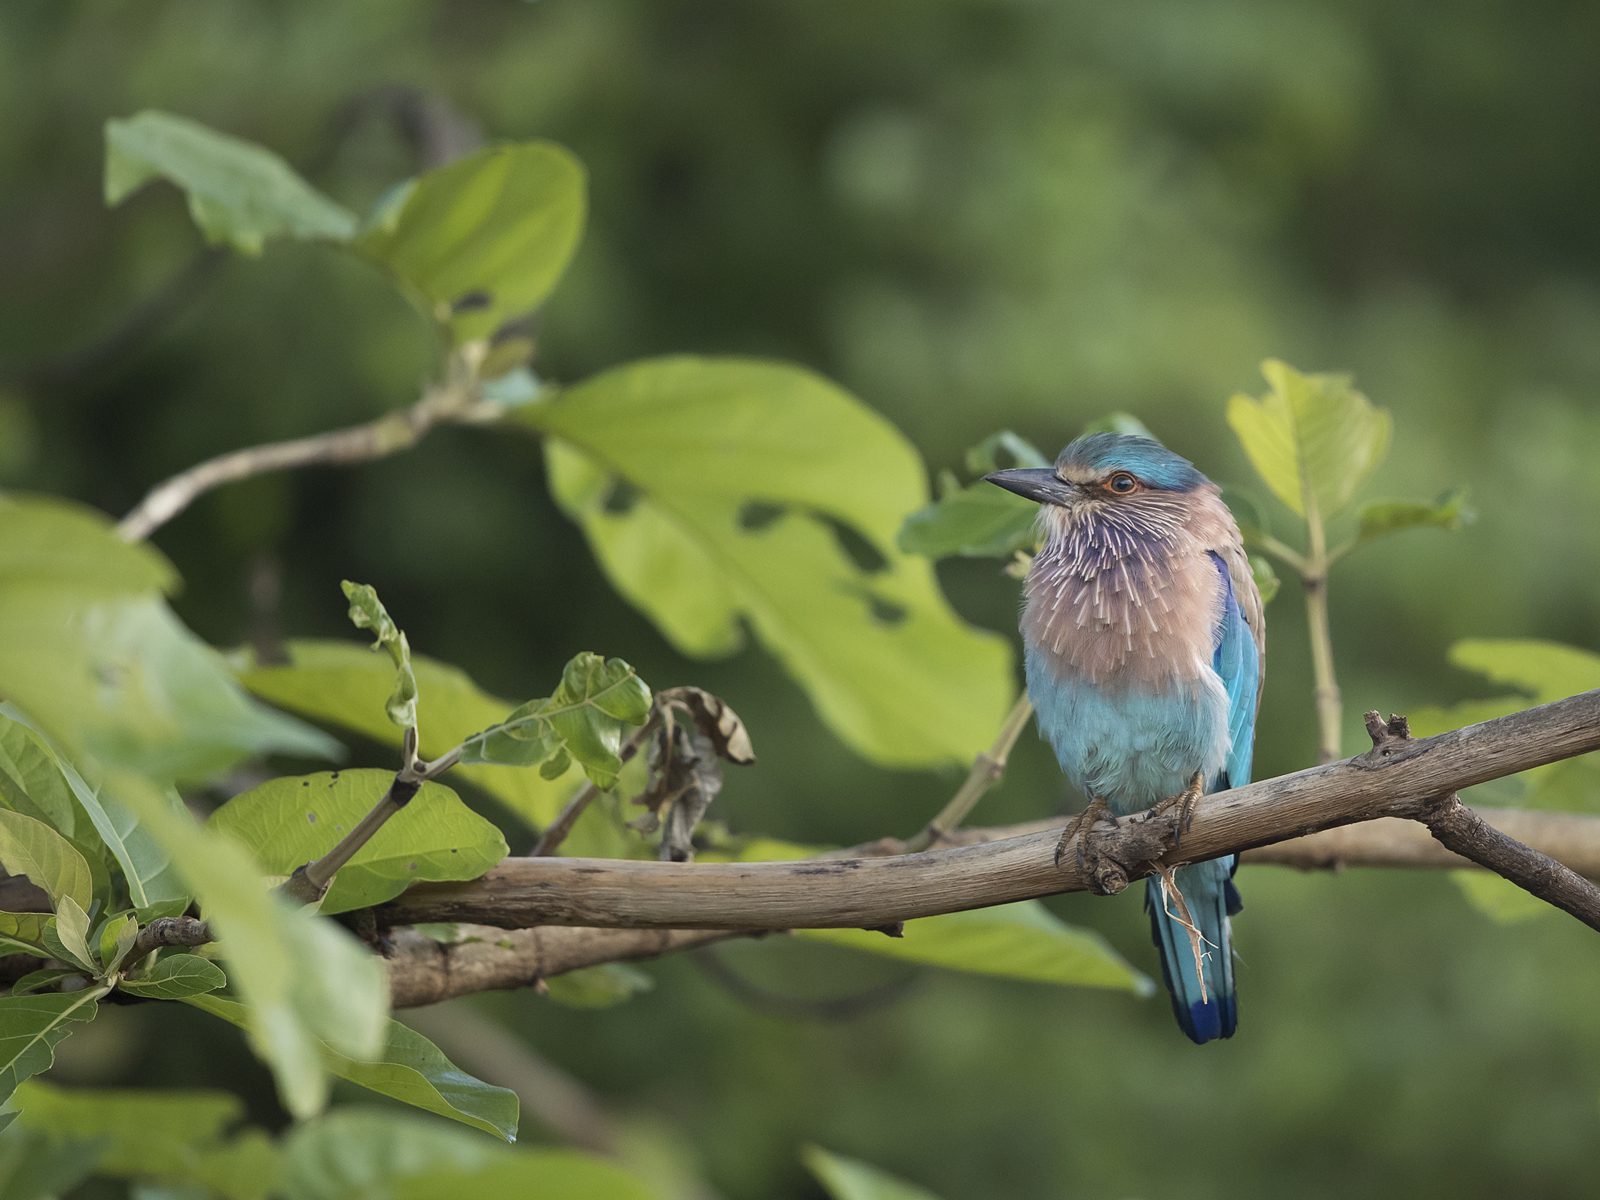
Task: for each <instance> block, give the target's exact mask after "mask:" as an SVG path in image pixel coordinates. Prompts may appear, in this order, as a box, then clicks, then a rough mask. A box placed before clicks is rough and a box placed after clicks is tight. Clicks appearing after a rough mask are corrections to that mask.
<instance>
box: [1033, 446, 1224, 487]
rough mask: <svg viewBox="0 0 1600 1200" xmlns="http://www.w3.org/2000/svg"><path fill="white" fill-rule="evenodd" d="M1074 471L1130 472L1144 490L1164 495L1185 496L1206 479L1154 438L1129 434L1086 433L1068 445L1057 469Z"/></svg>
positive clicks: (1097, 473) (1187, 461)
mask: <svg viewBox="0 0 1600 1200" xmlns="http://www.w3.org/2000/svg"><path fill="white" fill-rule="evenodd" d="M1068 467H1077V468H1078V469H1080V470H1087V471H1092V472H1094V473H1095V474H1096V475H1101V476H1103V475H1109V474H1111V473H1112V472H1113V471H1129V472H1131V473H1132V474H1134V475H1135V476H1137V477H1138V479H1139V480H1140V481H1141V482H1142V483H1143V484H1144V485H1145V486H1146V487H1152V488H1158V489H1160V490H1161V491H1165V492H1187V491H1190V490H1192V489H1194V488H1197V487H1199V486H1200V485H1201V484H1203V483H1205V482H1206V477H1205V476H1204V475H1202V474H1201V473H1200V472H1199V471H1197V470H1196V469H1195V465H1194V464H1193V463H1192V462H1190V461H1189V460H1188V459H1187V458H1184V457H1183V456H1182V455H1178V454H1174V453H1173V452H1172V451H1171V450H1168V449H1167V448H1166V447H1165V446H1163V445H1162V444H1161V443H1160V442H1158V441H1156V440H1155V439H1154V438H1147V437H1137V436H1135V435H1134V434H1131V433H1089V434H1085V435H1084V436H1083V437H1081V438H1077V439H1075V440H1074V441H1072V442H1070V443H1068V445H1067V448H1066V449H1065V450H1063V451H1062V452H1061V457H1060V458H1058V459H1056V468H1057V469H1058V470H1064V469H1065V468H1068Z"/></svg>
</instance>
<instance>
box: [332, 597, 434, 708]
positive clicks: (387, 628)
mask: <svg viewBox="0 0 1600 1200" xmlns="http://www.w3.org/2000/svg"><path fill="white" fill-rule="evenodd" d="M340 586H341V587H342V588H343V589H344V595H345V599H346V600H348V601H350V620H351V623H352V624H354V625H355V627H356V628H357V629H370V630H372V636H373V637H374V638H376V639H377V640H376V641H374V642H373V644H372V649H374V650H382V651H384V652H385V653H387V654H388V656H389V661H390V662H392V663H394V669H395V680H394V687H393V688H392V689H391V690H390V692H389V698H388V699H387V700H385V701H384V705H383V709H384V712H385V713H387V714H388V716H389V720H390V721H392V722H393V723H394V724H395V725H397V726H399V727H400V728H401V729H409V728H410V727H411V726H413V725H415V724H416V723H417V675H416V672H415V671H414V670H412V667H411V643H410V642H409V641H408V640H406V635H405V633H404V631H403V630H401V628H400V627H399V626H398V625H396V624H395V623H394V618H392V617H391V616H390V615H389V610H388V609H386V608H384V606H383V601H381V600H379V599H378V593H377V592H376V591H375V590H373V589H372V588H371V587H368V586H367V585H366V584H364V583H351V582H350V581H349V580H348V579H346V580H345V581H344V582H343V583H342V584H340Z"/></svg>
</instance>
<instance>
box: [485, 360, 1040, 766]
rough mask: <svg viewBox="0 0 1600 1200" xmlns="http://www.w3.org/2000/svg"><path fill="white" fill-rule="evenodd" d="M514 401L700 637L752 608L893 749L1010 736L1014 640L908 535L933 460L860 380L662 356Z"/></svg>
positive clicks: (610, 547)
mask: <svg viewBox="0 0 1600 1200" xmlns="http://www.w3.org/2000/svg"><path fill="white" fill-rule="evenodd" d="M512 419H516V420H521V421H524V422H526V423H528V424H530V425H532V426H534V427H535V428H537V429H539V430H541V431H543V432H545V433H547V434H551V435H553V437H552V438H551V439H550V441H549V443H548V446H547V462H548V465H549V473H550V486H551V490H552V492H553V493H554V495H555V497H556V500H557V502H558V503H559V504H560V505H561V506H562V508H564V509H565V510H566V511H567V512H568V513H569V514H570V515H571V516H572V517H573V518H574V519H575V520H577V521H578V522H579V523H580V524H581V525H582V526H583V528H584V531H585V532H586V533H587V535H588V537H589V542H590V544H591V546H592V547H593V548H594V551H595V554H596V555H597V557H598V558H599V559H600V562H601V565H602V566H603V567H604V569H605V571H606V573H607V574H608V575H609V576H610V578H611V580H612V582H613V584H614V585H615V586H616V587H617V589H618V590H619V591H620V592H621V593H622V594H623V595H624V596H625V597H626V598H627V599H628V600H630V601H631V602H632V603H633V604H635V605H637V606H638V607H639V608H640V609H642V610H643V611H644V612H645V613H647V614H648V615H649V616H650V617H651V618H652V619H653V620H654V621H655V622H656V624H657V625H658V626H659V627H660V628H661V630H662V631H663V633H665V634H666V636H667V637H668V638H669V639H670V640H671V641H672V642H673V643H674V644H675V645H676V646H677V647H678V648H679V649H680V650H682V651H683V652H685V653H687V654H690V655H695V656H699V657H714V656H720V655H726V654H729V653H731V652H733V651H734V650H736V649H737V648H738V647H739V646H740V644H741V642H742V640H743V632H742V627H743V622H744V621H745V620H748V622H749V624H750V626H751V627H752V628H753V629H754V630H755V633H756V635H757V637H759V638H760V639H761V641H762V642H763V643H764V644H765V645H766V646H767V647H768V648H769V649H770V650H771V651H772V652H773V653H774V654H775V655H776V656H777V657H778V658H779V659H780V660H781V661H782V662H783V664H784V666H786V667H787V668H788V670H789V671H790V672H791V673H792V674H793V675H794V676H795V678H796V679H797V680H799V682H800V684H801V685H802V686H803V687H804V688H805V689H806V691H807V692H808V693H809V694H810V696H811V699H812V701H813V702H814V703H815V704H816V706H817V708H818V710H819V712H820V713H821V714H822V716H823V718H824V719H825V720H826V721H827V722H828V724H829V725H830V726H831V727H832V728H833V729H834V730H835V731H836V732H837V733H838V734H839V735H840V737H842V738H843V739H844V740H845V741H846V742H847V743H849V744H850V745H851V746H852V747H854V748H855V749H856V750H858V751H859V752H861V753H862V754H864V755H866V756H868V757H870V758H872V759H874V760H876V761H879V762H883V763H888V764H894V765H901V766H913V765H924V764H929V763H939V762H946V761H950V760H953V759H966V758H969V757H971V756H972V755H973V754H975V753H976V752H977V751H978V750H980V749H981V748H982V747H983V746H984V745H985V744H986V743H987V742H988V740H989V739H990V738H991V737H992V736H993V731H994V729H995V728H997V727H998V726H999V724H1000V721H1001V718H1002V717H1003V716H1004V714H1005V711H1006V709H1007V707H1008V706H1009V705H1010V703H1011V698H1012V688H1013V684H1012V679H1011V651H1010V643H1009V640H1008V639H1004V638H1000V637H997V636H995V635H992V634H988V633H982V632H979V631H977V630H974V629H972V628H970V627H968V626H966V625H964V624H963V623H962V622H961V620H960V619H959V618H958V617H957V616H956V615H955V614H954V613H953V612H952V611H951V609H950V607H949V605H948V604H947V603H946V602H945V600H944V598H943V596H942V595H941V594H940V592H939V589H938V586H937V583H936V582H935V579H934V576H933V572H932V568H931V566H930V565H929V564H928V563H926V562H924V561H922V560H920V559H916V558H912V557H908V556H905V555H903V554H902V553H901V552H900V551H899V550H898V549H897V547H896V545H895V535H896V532H897V530H898V529H899V527H900V523H901V520H902V518H903V517H904V516H905V514H906V513H908V512H910V511H912V510H914V509H916V508H918V507H920V506H921V505H923V504H924V503H926V501H927V484H926V480H925V478H924V475H923V468H922V464H921V462H920V460H919V459H918V457H917V454H916V452H915V451H914V450H913V449H912V448H911V446H910V445H909V444H908V443H907V442H906V441H905V439H904V438H903V437H902V436H901V435H900V434H899V433H898V432H897V431H896V430H895V429H894V428H893V427H892V426H891V425H889V423H888V422H886V421H885V420H884V419H883V418H882V417H880V416H878V415H877V414H876V413H874V412H872V411H871V410H870V409H868V408H866V407H864V406H863V405H861V404H860V403H859V402H858V401H856V400H855V399H854V398H853V397H851V396H850V395H848V394H847V393H845V392H843V391H842V390H840V389H839V388H837V387H835V386H833V385H832V384H830V383H828V382H827V381H826V380H824V379H821V378H819V377H818V376H816V375H813V374H811V373H810V372H807V371H803V370H800V369H798V368H795V367H788V366H782V365H777V364H772V363H764V362H756V361H746V360H714V359H699V358H669V359H656V360H650V361H646V362H640V363H635V364H633V365H631V366H626V367H621V368H618V369H616V370H612V371H608V372H605V373H604V374H602V375H599V376H597V377H595V378H594V379H591V380H589V381H587V382H585V383H583V384H581V385H579V386H577V387H575V388H573V389H572V390H570V391H568V392H566V393H564V394H563V395H561V396H560V397H559V398H558V399H556V400H554V401H551V402H549V403H544V404H532V405H528V406H526V407H524V408H521V409H519V410H517V413H516V415H515V417H514V418H512ZM841 530H842V531H843V532H840V531H841ZM855 554H860V555H861V556H862V557H863V558H864V559H866V560H868V561H866V562H865V563H858V562H857V561H856V559H855V557H853V555H855Z"/></svg>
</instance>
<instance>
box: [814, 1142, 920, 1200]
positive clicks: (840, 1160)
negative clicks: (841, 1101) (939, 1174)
mask: <svg viewBox="0 0 1600 1200" xmlns="http://www.w3.org/2000/svg"><path fill="white" fill-rule="evenodd" d="M800 1157H801V1160H802V1161H803V1162H804V1163H805V1164H806V1170H808V1171H810V1172H811V1174H812V1175H814V1176H816V1180H817V1182H818V1183H820V1184H821V1185H822V1186H823V1187H824V1188H825V1189H826V1190H827V1192H828V1195H829V1196H830V1197H832V1200H938V1197H937V1196H935V1195H934V1194H933V1193H932V1192H930V1191H927V1190H925V1189H924V1188H920V1187H917V1186H916V1185H915V1184H912V1183H907V1182H906V1181H905V1180H903V1179H896V1178H895V1177H894V1176H893V1175H890V1174H889V1173H888V1172H887V1171H883V1170H880V1169H879V1168H877V1167H874V1166H870V1165H869V1164H867V1163H864V1162H861V1161H860V1160H859V1159H854V1158H845V1157H844V1156H843V1155H839V1154H834V1153H832V1152H831V1151H828V1150H824V1149H822V1147H820V1146H807V1147H805V1149H803V1150H802V1151H801V1152H800Z"/></svg>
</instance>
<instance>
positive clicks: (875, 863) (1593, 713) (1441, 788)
mask: <svg viewBox="0 0 1600 1200" xmlns="http://www.w3.org/2000/svg"><path fill="white" fill-rule="evenodd" d="M1595 749H1600V691H1594V692H1585V693H1583V694H1582V695H1579V696H1574V697H1571V698H1569V699H1566V700H1562V701H1558V702H1557V703H1555V704H1547V705H1543V706H1541V707H1539V708H1533V709H1529V710H1527V711H1525V712H1520V713H1514V714H1512V715H1510V716H1506V717H1500V718H1497V719H1495V720H1493V721H1486V722H1484V723H1482V724H1480V725H1472V726H1468V727H1467V728H1465V729H1458V730H1453V731H1451V732H1449V733H1443V734H1439V735H1438V736H1437V737H1431V738H1423V739H1420V740H1416V741H1407V742H1403V743H1401V742H1393V743H1386V744H1384V745H1381V746H1376V747H1374V748H1373V750H1371V751H1369V752H1368V753H1367V754H1364V755H1360V756H1358V757H1356V758H1350V759H1345V760H1343V761H1342V762H1337V763H1331V764H1328V765H1326V766H1320V767H1313V768H1312V769H1310V770H1307V771H1300V772H1298V773H1296V774H1293V775H1285V776H1282V777H1280V778H1277V779H1270V780H1265V781H1263V782H1260V783H1254V784H1250V785H1249V786H1247V787H1242V788H1235V789H1233V790H1231V791H1227V792H1219V793H1216V794H1214V795H1211V796H1207V797H1205V799H1204V800H1203V801H1201V803H1200V804H1199V806H1198V807H1197V808H1196V810H1195V816H1194V823H1193V825H1192V826H1191V828H1190V829H1189V830H1188V832H1187V833H1185V834H1184V837H1183V845H1182V848H1181V850H1179V851H1175V852H1173V853H1171V854H1167V855H1166V857H1165V861H1166V862H1167V863H1169V864H1176V863H1181V862H1192V861H1197V860H1200V859H1205V858H1214V857H1217V856H1218V855H1222V854H1227V853H1231V852H1234V851H1237V850H1244V849H1248V848H1250V847H1254V846H1261V845H1266V844H1269V843H1272V842H1278V841H1282V840H1284V839H1287V838H1292V837H1296V836H1298V835H1301V834H1305V833H1310V832H1314V831H1316V830H1320V829H1328V828H1332V827H1334V826H1339V825H1346V824H1350V823H1352V822H1357V821H1367V820H1371V819H1373V818H1375V817H1383V816H1401V817H1410V818H1412V819H1420V818H1421V817H1422V815H1423V813H1424V811H1425V809H1426V806H1428V805H1429V803H1430V802H1432V801H1435V800H1436V799H1437V798H1438V797H1440V796H1444V795H1448V794H1449V793H1451V792H1454V791H1456V790H1458V789H1460V788H1464V787H1470V786H1472V785H1473V784H1477V783H1483V782H1486V781H1487V780H1490V779H1497V778H1500V777H1502V776H1505V775H1510V774H1514V773H1516V772H1518V771H1525V770H1528V769H1530V768H1532V767H1537V766H1542V765H1544V764H1546V763H1550V762H1555V761H1557V760H1559V759H1563V758H1570V757H1573V756H1574V755H1578V754H1583V753H1586V752H1588V751H1591V750H1595ZM1167 832H1169V831H1168V830H1165V829H1163V828H1162V827H1161V822H1159V821H1148V820H1143V819H1141V818H1125V819H1124V820H1122V821H1121V822H1119V823H1118V829H1117V832H1116V833H1115V834H1112V835H1109V836H1108V837H1107V838H1106V839H1105V840H1104V842H1103V849H1104V851H1105V852H1107V853H1109V854H1110V855H1111V856H1112V857H1114V858H1115V859H1117V860H1118V861H1120V862H1124V863H1126V864H1128V866H1129V868H1130V871H1129V875H1128V877H1129V878H1136V877H1138V876H1139V875H1142V874H1146V873H1148V871H1149V866H1148V864H1147V862H1146V860H1147V859H1149V858H1151V857H1155V856H1159V855H1160V854H1161V853H1162V850H1161V841H1162V838H1163V836H1164V835H1165V834H1166V833H1167ZM1055 840H1056V835H1055V832H1054V831H1053V830H1046V831H1043V832H1035V833H1031V834H1027V835H1024V836H1019V837H1012V838H1006V839H1002V840H999V841H990V842H984V843H980V844H975V845H964V846H954V847H951V848H948V849H940V850H934V851H929V852H927V853H921V854H907V855H901V856H898V857H892V858H879V859H872V858H854V859H834V860H813V861H808V862H797V863H696V864H689V865H685V864H676V863H662V862H632V861H626V862H624V861H613V860H604V859H577V858H573V859H551V858H539V859H528V858H524V859H508V860H506V861H505V862H504V863H502V864H501V865H500V866H498V867H496V868H495V869H494V870H492V871H490V872H489V873H488V874H487V875H486V876H484V877H483V878H482V879H479V880H476V881H474V882H471V883H453V884H426V885H421V886H419V887H416V888H413V889H411V890H410V891H408V892H406V893H405V894H404V895H402V896H400V897H398V898H396V899H395V900H394V901H391V902H390V903H389V904H387V905H384V906H382V907H381V908H380V909H378V910H377V913H378V919H379V921H380V923H382V924H385V925H407V924H412V923H415V922H418V921H466V922H471V923H474V924H484V925H497V926H501V927H504V928H523V927H527V926H532V925H587V926H605V927H629V928H668V929H688V928H702V929H739V930H757V929H788V928H800V927H830V926H864V927H872V926H881V925H889V924H892V923H893V922H895V921H901V920H908V919H911V918H914V917H922V916H931V915H933V914H936V913H945V912H954V911H957V910H960V909H968V908H980V907H985V906H988V905H993V904H1004V903H1008V902H1010V901H1015V900H1025V899H1031V898H1034V897H1038V896H1047V895H1054V894H1056V893H1060V892H1070V891H1082V890H1087V889H1089V888H1091V887H1092V886H1093V885H1094V883H1095V881H1094V880H1092V879H1091V878H1089V876H1088V875H1087V873H1086V872H1085V871H1084V870H1082V869H1080V868H1079V867H1078V866H1077V864H1076V861H1075V855H1073V854H1071V853H1068V854H1067V855H1066V856H1065V857H1064V859H1063V861H1062V866H1061V867H1060V868H1057V867H1056V866H1055V865H1054V862H1053V858H1052V853H1053V850H1054V847H1055Z"/></svg>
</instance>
